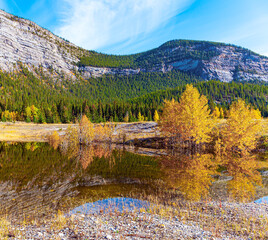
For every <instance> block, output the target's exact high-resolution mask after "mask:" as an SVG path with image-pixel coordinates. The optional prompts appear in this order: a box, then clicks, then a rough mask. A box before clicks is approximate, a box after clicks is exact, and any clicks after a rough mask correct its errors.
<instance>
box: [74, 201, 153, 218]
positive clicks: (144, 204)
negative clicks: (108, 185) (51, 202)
mask: <svg viewBox="0 0 268 240" xmlns="http://www.w3.org/2000/svg"><path fill="white" fill-rule="evenodd" d="M149 206H150V203H149V202H148V201H143V200H139V199H134V198H107V199H102V200H99V201H96V202H92V203H86V204H84V205H82V206H79V207H76V208H75V209H73V210H72V211H71V212H70V214H77V213H79V214H80V213H83V214H93V213H100V212H104V213H105V212H114V211H117V212H127V211H134V210H135V211H137V210H140V209H147V208H149Z"/></svg>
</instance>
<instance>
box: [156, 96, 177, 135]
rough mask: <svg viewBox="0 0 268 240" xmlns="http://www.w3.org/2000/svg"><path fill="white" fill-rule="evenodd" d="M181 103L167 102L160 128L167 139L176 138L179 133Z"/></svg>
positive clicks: (165, 102)
mask: <svg viewBox="0 0 268 240" xmlns="http://www.w3.org/2000/svg"><path fill="white" fill-rule="evenodd" d="M178 115H179V103H178V102H177V101H175V100H174V99H172V100H171V101H168V100H165V101H164V107H163V113H162V116H161V118H160V121H159V128H160V131H161V132H162V134H164V135H165V136H166V137H172V136H176V135H177V134H178V133H179V128H178V126H179V122H178Z"/></svg>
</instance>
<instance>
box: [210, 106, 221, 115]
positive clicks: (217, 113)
mask: <svg viewBox="0 0 268 240" xmlns="http://www.w3.org/2000/svg"><path fill="white" fill-rule="evenodd" d="M212 116H213V117H214V118H220V116H221V112H220V110H219V108H218V107H217V106H216V107H215V109H214V111H213V113H212Z"/></svg>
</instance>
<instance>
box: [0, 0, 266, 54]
mask: <svg viewBox="0 0 268 240" xmlns="http://www.w3.org/2000/svg"><path fill="white" fill-rule="evenodd" d="M0 8H1V9H3V10H5V11H7V12H9V13H11V14H14V15H17V16H20V17H23V18H26V19H30V20H32V21H34V22H36V23H37V24H39V25H40V26H42V27H44V28H46V29H49V30H50V31H52V32H53V33H55V34H56V35H58V36H61V37H63V38H65V39H67V40H69V41H70V42H73V43H75V44H76V45H78V46H80V47H83V48H85V49H88V50H96V51H98V52H103V53H109V54H131V53H137V52H142V51H146V50H150V49H152V48H155V47H158V46H160V45H161V44H163V43H165V42H166V41H169V40H173V39H191V40H208V41H215V42H225V43H231V44H235V45H239V46H242V47H245V48H248V49H250V50H253V51H255V52H257V53H259V54H262V55H266V56H268V1H267V0H39V1H37V0H0Z"/></svg>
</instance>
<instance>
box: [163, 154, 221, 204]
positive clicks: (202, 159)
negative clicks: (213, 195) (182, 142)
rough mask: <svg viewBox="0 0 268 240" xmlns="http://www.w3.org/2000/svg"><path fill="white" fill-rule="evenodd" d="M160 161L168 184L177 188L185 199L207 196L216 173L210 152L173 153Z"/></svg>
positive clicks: (197, 198) (215, 164) (196, 199)
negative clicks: (192, 153)
mask: <svg viewBox="0 0 268 240" xmlns="http://www.w3.org/2000/svg"><path fill="white" fill-rule="evenodd" d="M161 162H162V169H163V171H164V172H165V173H166V178H167V183H168V184H169V186H171V187H174V188H178V189H179V190H180V191H181V192H182V193H183V194H184V196H185V198H186V199H188V200H194V201H198V200H200V199H201V198H206V197H207V196H208V194H209V189H210V186H211V184H212V182H213V181H214V178H213V175H216V174H217V171H216V170H217V163H216V162H215V161H213V155H212V154H199V153H198V154H194V155H186V154H184V155H183V154H180V155H173V156H168V157H164V158H163V160H162V161H161Z"/></svg>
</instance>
